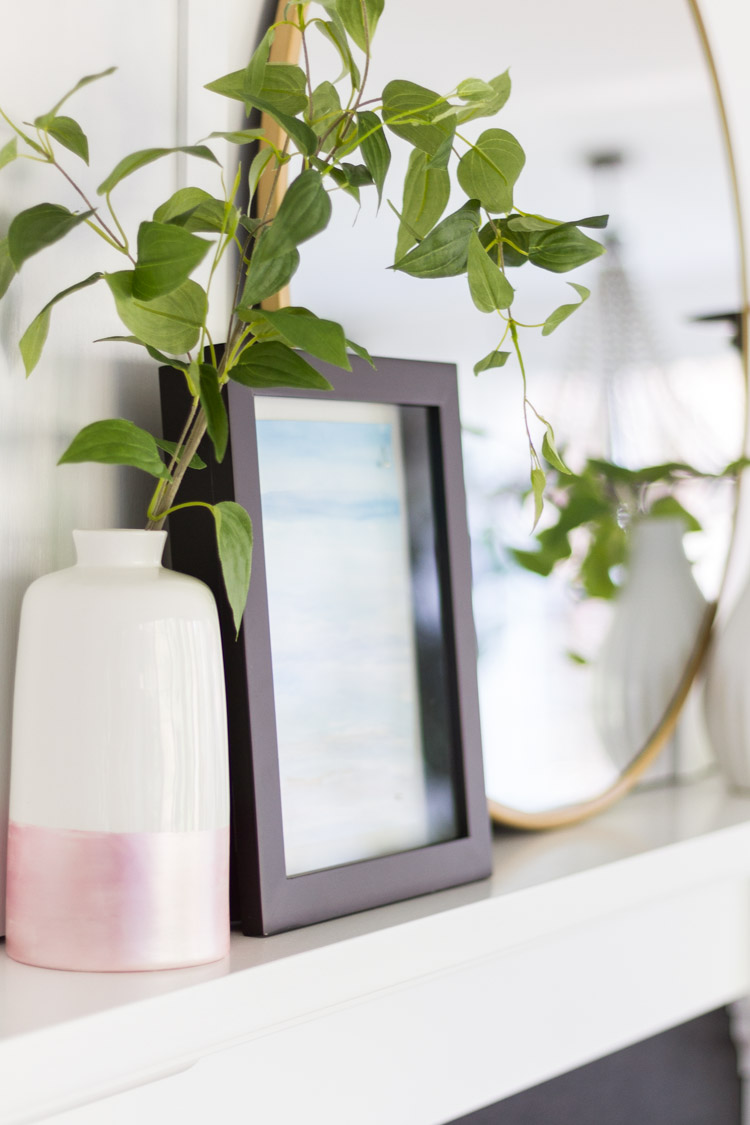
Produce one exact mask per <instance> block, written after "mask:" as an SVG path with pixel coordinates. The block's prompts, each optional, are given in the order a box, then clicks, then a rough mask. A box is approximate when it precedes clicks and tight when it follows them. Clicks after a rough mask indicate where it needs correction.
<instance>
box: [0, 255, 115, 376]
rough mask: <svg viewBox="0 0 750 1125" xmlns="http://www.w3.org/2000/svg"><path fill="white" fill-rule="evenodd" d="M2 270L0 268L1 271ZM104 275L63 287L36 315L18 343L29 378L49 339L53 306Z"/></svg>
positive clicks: (96, 274) (99, 274)
mask: <svg viewBox="0 0 750 1125" xmlns="http://www.w3.org/2000/svg"><path fill="white" fill-rule="evenodd" d="M1 272H2V270H1V269H0V273H1ZM103 277H104V274H103V273H92V274H91V276H90V277H87V278H86V279H85V280H84V281H79V282H77V283H76V284H75V285H69V286H68V288H67V289H63V290H62V292H60V293H58V294H57V296H56V297H53V298H52V300H51V301H49V302H48V303H47V304H46V305H45V306H44V308H43V309H42V311H41V312H40V313H38V314H37V315H36V316H35V317H34V319H33V320H32V322H31V324H30V325H29V327H28V328H27V329H26V331H25V332H24V334H23V336H22V337H21V339H20V340H19V343H18V347H19V349H20V352H21V356H22V357H23V363H24V367H25V368H26V377H27V378H28V376H29V375H30V374H31V372H32V371H33V370H34V368H35V367H36V365H37V363H38V362H39V358H40V356H41V354H42V349H43V348H44V344H45V342H46V340H47V333H48V332H49V322H50V316H51V314H52V309H53V307H54V306H55V305H56V304H57V302H58V301H62V300H63V298H64V297H68V296H69V295H70V294H71V293H76V292H77V291H78V290H79V289H86V288H87V287H88V286H89V285H94V284H95V283H96V282H97V281H100V280H101V279H102V278H103Z"/></svg>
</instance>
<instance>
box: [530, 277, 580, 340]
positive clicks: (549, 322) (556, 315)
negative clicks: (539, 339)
mask: <svg viewBox="0 0 750 1125" xmlns="http://www.w3.org/2000/svg"><path fill="white" fill-rule="evenodd" d="M568 285H571V286H572V287H573V289H575V291H576V293H577V294H578V296H579V297H580V298H581V299H580V301H578V302H576V303H574V304H570V305H560V307H559V308H557V309H555V311H554V312H553V313H550V315H549V316H548V317H547V319H546V320H545V322H544V326H543V328H542V336H549V334H550V333H551V332H554V331H555V329H556V328H557V326H558V325H559V324H562V322H563V321H564V320H567V318H568V317H569V316H572V314H573V313H574V312H575V311H576V309H580V307H581V305H582V304H583V302H584V301H587V300H588V299H589V297H590V296H591V290H590V289H587V288H586V286H585V285H576V283H575V281H569V282H568Z"/></svg>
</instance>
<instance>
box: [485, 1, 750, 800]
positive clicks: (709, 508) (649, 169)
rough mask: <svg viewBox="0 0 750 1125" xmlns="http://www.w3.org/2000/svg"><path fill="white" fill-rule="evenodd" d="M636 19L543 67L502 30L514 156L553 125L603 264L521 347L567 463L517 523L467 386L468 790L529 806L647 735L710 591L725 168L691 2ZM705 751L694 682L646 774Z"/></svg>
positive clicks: (610, 779)
mask: <svg viewBox="0 0 750 1125" xmlns="http://www.w3.org/2000/svg"><path fill="white" fill-rule="evenodd" d="M587 7H588V5H587V4H586V3H585V2H584V0H571V3H568V4H566V5H565V9H564V21H565V26H568V27H569V26H575V27H576V28H581V27H586V26H591V23H590V22H589V20H588V19H587V18H586V14H585V11H584V9H587ZM635 7H637V5H636V6H635ZM579 9H580V10H579ZM548 15H549V16H550V17H551V18H552V17H553V16H554V12H553V11H550V12H549V13H548ZM643 16H644V18H645V16H646V13H645V11H644V13H643ZM558 18H559V19H560V22H561V26H560V28H559V32H560V36H564V35H565V29H564V26H563V16H562V13H558ZM648 18H649V26H650V33H649V35H648V36H641V35H637V34H635V33H634V29H635V28H637V27H639V26H642V24H640V21H639V19H638V13H637V11H635V10H634V5H633V4H632V3H630V2H628V3H627V4H626V3H616V4H613V5H612V6H611V7H610V8H609V9H608V27H607V38H606V41H605V42H600V43H599V44H598V49H597V50H596V51H595V50H594V46H595V45H594V44H593V43H592V44H590V47H591V48H592V50H591V55H590V56H589V57H588V58H585V57H584V58H581V59H580V66H579V67H575V68H574V67H571V66H570V59H569V58H568V57H567V56H566V55H565V53H564V52H563V53H562V54H563V55H564V56H565V57H564V59H563V58H562V57H561V58H560V59H557V60H556V59H555V58H545V59H539V57H538V53H537V52H536V50H534V51H533V52H532V51H530V52H529V54H528V55H526V54H523V55H522V54H521V52H520V50H519V46H518V45H519V39H516V41H515V44H514V66H513V75H514V93H515V105H514V107H513V110H510V109H509V116H510V114H511V113H512V114H513V118H514V124H515V120H516V118H517V120H518V125H517V128H518V129H519V132H520V131H521V130H522V131H523V135H524V136H525V137H527V138H530V140H529V145H530V148H531V149H532V151H534V145H533V138H534V136H535V135H536V136H541V137H542V138H544V141H543V144H542V146H541V147H542V148H543V149H546V150H547V151H549V138H555V139H556V140H555V146H554V147H555V148H556V149H557V151H556V152H553V153H552V154H551V157H552V158H553V159H551V160H550V167H551V168H556V169H557V179H556V188H557V190H558V191H560V190H563V191H566V190H567V183H568V182H569V184H570V190H571V194H572V192H573V188H574V187H575V190H576V195H577V197H578V199H581V198H582V195H585V192H586V190H587V188H588V192H589V199H590V209H591V211H592V213H597V212H599V211H608V212H610V213H611V216H612V219H611V222H610V227H609V232H608V238H607V244H608V254H607V256H606V257H605V258H603V259H599V260H598V261H597V262H596V263H592V265H591V266H590V267H587V269H586V270H585V271H581V272H582V273H584V272H585V273H586V276H585V277H583V278H582V280H583V281H584V284H586V285H587V286H589V287H590V288H591V290H592V297H591V299H590V301H589V302H588V303H587V305H586V307H585V308H583V309H582V310H581V311H580V312H579V313H578V314H577V316H576V318H574V319H573V320H572V321H571V322H570V325H569V327H568V328H567V330H566V331H563V330H561V331H560V332H559V333H558V334H556V335H555V336H554V337H552V339H550V340H546V341H540V342H539V343H538V344H537V343H536V342H534V346H533V353H532V346H531V345H529V346H528V349H527V350H528V353H529V357H528V361H527V362H528V364H529V366H530V367H531V369H532V370H533V372H534V376H533V377H534V394H535V395H536V396H537V397H538V398H539V399H540V401H541V402H543V409H544V412H545V414H546V415H547V416H549V417H552V418H554V420H555V424H556V429H557V432H558V437H562V436H563V435H564V440H565V442H566V451H565V457H566V460H567V463H568V465H569V466H570V468H571V469H572V470H573V473H574V475H573V476H572V477H566V476H564V475H562V474H560V473H556V472H554V471H553V472H552V473H551V474H550V480H551V482H552V487H551V490H550V493H551V500H552V503H551V504H550V505H549V506H548V507H547V510H546V511H545V514H544V516H543V518H542V521H541V523H540V525H539V527H538V528H537V530H536V533H535V534H534V535H533V536H530V535H529V533H528V528H529V523H530V514H529V513H530V508H529V506H528V504H526V505H519V503H518V495H519V492H520V491H521V490H522V488H523V479H524V472H525V469H526V461H525V456H524V453H525V451H524V449H523V446H522V445H521V444H519V442H518V440H517V435H515V434H514V433H512V432H511V429H510V427H509V424H508V419H509V418H510V417H511V415H512V403H513V392H514V389H513V388H512V387H511V386H508V384H507V383H506V384H504V385H501V384H499V383H495V384H493V385H490V384H489V383H488V382H487V383H484V384H483V385H482V386H481V387H480V386H476V387H474V388H471V390H470V391H467V394H466V395H465V397H464V407H465V409H464V421H465V422H466V423H467V424H468V426H469V427H470V428H471V429H472V433H471V436H470V437H467V441H466V453H467V462H468V470H467V472H468V477H469V480H470V485H469V491H470V506H471V518H472V524H473V531H474V539H475V543H476V550H475V581H476V620H477V628H478V632H479V644H480V692H481V696H482V724H483V738H484V741H485V746H486V748H487V754H486V772H487V788H488V793H489V795H490V798H491V799H492V800H493V801H495V802H497V803H498V804H500V805H503V806H508V807H509V808H510V809H511V810H518V811H520V812H522V813H537V814H542V820H543V819H544V818H543V814H544V813H545V812H546V811H548V810H552V809H558V808H559V807H560V806H568V805H574V804H578V803H580V802H586V801H589V800H592V799H594V798H596V797H597V796H598V795H599V794H601V793H602V792H604V791H606V790H607V789H609V788H610V787H611V786H613V785H615V784H616V783H617V781H618V778H619V777H620V775H621V774H622V772H623V771H624V770H626V769H628V767H630V766H631V765H632V763H633V762H634V760H635V759H636V758H637V756H638V754H639V753H640V752H641V751H642V750H643V749H644V747H646V746H647V745H648V743H649V740H650V739H651V737H652V735H653V733H654V732H655V731H656V730H657V728H658V727H659V724H660V721H661V720H662V719H663V717H664V714H665V712H666V711H667V709H668V707H669V704H670V701H671V700H672V698H673V696H674V695H675V692H676V691H677V689H678V687H679V685H680V682H681V679H682V677H683V675H684V672H685V669H686V667H687V665H688V663H689V660H690V657H691V653H692V652H693V651H694V649H695V647H696V644H697V642H698V640H699V637H700V636H701V630H702V627H703V625H704V624H705V622H706V620H707V617H708V616H709V615H710V612H711V611H710V608H709V607H710V603H712V602H713V601H714V599H715V598H716V597H717V595H718V591H719V586H720V582H721V576H722V572H723V567H724V562H725V558H726V552H727V548H728V542H729V537H730V534H731V521H732V506H733V489H734V479H733V473H732V471H731V469H730V471H729V472H727V467H728V466H729V465H730V463H731V462H732V461H733V460H734V459H736V457H737V456H738V451H739V450H740V449H741V440H742V418H743V384H742V376H741V365H740V362H739V359H738V356H737V354H736V350H735V349H733V346H732V340H733V336H734V329H735V320H736V317H735V316H733V315H732V310H737V309H738V308H739V300H740V299H739V295H738V290H737V272H738V266H737V232H736V227H735V223H734V217H733V211H732V202H731V191H730V184H729V176H728V171H727V162H726V158H725V154H724V152H723V147H722V135H721V130H720V122H719V116H718V112H717V107H716V105H715V96H714V91H713V89H712V86H711V81H710V76H709V72H708V68H707V65H706V60H705V58H704V55H703V48H702V44H701V41H700V38H699V36H698V33H697V29H696V27H695V25H694V23H693V21H692V19H691V12H690V9H689V8H688V7H687V5H685V4H683V3H678V2H674V0H659V3H657V4H651V5H649V17H648ZM516 30H517V31H519V29H518V28H516ZM547 30H549V29H547ZM519 37H520V32H519ZM550 38H551V39H552V40H553V41H557V42H558V43H559V42H560V41H562V40H561V39H558V38H557V37H556V36H555V35H554V33H553V32H550ZM532 39H533V33H532V29H531V28H529V41H530V42H531V40H532ZM534 42H535V43H536V44H537V45H538V40H534ZM579 48H580V43H579ZM573 75H574V76H573ZM525 87H528V88H529V89H530V90H532V91H533V95H532V96H531V97H526V96H524V93H523V91H524V88H525ZM509 127H510V128H511V130H512V129H513V128H514V125H510V126H509ZM539 148H540V144H539V142H537V144H536V149H537V151H538V150H539ZM699 169H700V172H698V170H699ZM545 174H546V170H545V167H544V166H543V165H542V164H541V162H537V164H536V166H535V167H534V168H533V169H530V172H529V177H530V178H531V176H536V177H538V180H539V188H538V190H539V194H540V195H541V192H542V189H543V184H544V177H545ZM563 184H565V185H566V187H563ZM530 186H531V185H530V184H528V183H527V184H526V188H527V190H528V189H529V187H530ZM709 215H710V216H712V218H711V220H710V222H709V224H708V225H709V226H710V228H711V229H710V232H709V230H708V229H706V230H705V233H704V234H700V233H699V228H700V227H702V226H703V224H704V220H703V219H701V218H700V216H709ZM698 247H700V248H701V249H700V250H698ZM704 247H705V253H704ZM545 284H546V285H549V281H548V279H547V278H546V277H540V278H539V292H540V294H541V292H542V289H543V286H545ZM529 319H530V320H533V319H534V311H533V309H532V310H531V311H530V314H529ZM488 419H490V420H491V421H490V422H489V423H488ZM472 424H473V425H472ZM710 761H711V757H710V750H709V747H708V743H707V739H706V736H705V731H704V728H703V723H702V719H701V714H700V706H699V701H698V700H697V697H696V695H695V694H692V695H691V696H689V698H688V703H687V707H686V710H685V712H684V713H683V717H682V719H681V720H680V722H679V724H678V725H677V728H676V730H675V732H674V734H673V735H672V737H671V738H670V739H669V740H668V742H667V744H666V746H665V748H664V750H663V751H662V753H661V756H660V757H659V759H658V760H657V762H656V763H655V764H654V766H652V767H651V769H650V770H649V772H648V773H646V775H645V779H646V780H652V781H653V780H658V779H660V778H664V777H670V776H675V775H676V776H683V777H684V776H689V775H693V774H696V773H698V772H701V771H702V770H704V769H705V768H706V767H707V766H708V764H709V763H710ZM498 814H499V817H500V818H501V819H502V818H503V816H504V815H507V814H505V813H504V812H503V810H502V809H501V810H498ZM510 819H511V820H512V819H513V815H512V813H511V814H510Z"/></svg>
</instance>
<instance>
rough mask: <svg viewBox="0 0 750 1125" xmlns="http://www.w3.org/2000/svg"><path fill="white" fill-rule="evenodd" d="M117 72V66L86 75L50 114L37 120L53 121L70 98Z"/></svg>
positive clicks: (54, 106)
mask: <svg viewBox="0 0 750 1125" xmlns="http://www.w3.org/2000/svg"><path fill="white" fill-rule="evenodd" d="M116 70H117V67H116V66H108V67H107V69H106V70H100V71H99V72H98V73H97V74H86V75H84V77H83V78H79V80H78V81H77V82H76V84H75V86H73V87H71V89H70V90H68V92H67V94H63V96H62V97H61V98H60V101H59V102H56V103H55V105H53V107H52V109H51V110H50V111H49V113H45V114H43V115H42V117H41V118H37V120H41V121H45V120H47V121H48V120H51V119H52V118H53V117H56V116H57V114H58V112H59V110H60V109H61V108H62V106H63V105H64V104H65V102H66V101H67V100H68V98H72V97H73V94H76V93H78V91H79V90H82V89H83V87H84V86H88V85H90V84H91V83H92V82H98V80H99V79H100V78H107V77H108V75H110V74H114V72H115V71H116Z"/></svg>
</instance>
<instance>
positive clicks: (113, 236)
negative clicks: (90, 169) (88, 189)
mask: <svg viewBox="0 0 750 1125" xmlns="http://www.w3.org/2000/svg"><path fill="white" fill-rule="evenodd" d="M52 163H53V164H54V166H55V168H57V170H58V172H60V173H61V175H63V176H64V177H65V179H66V180H67V181H68V183H69V184H70V186H71V187H72V188H73V189H74V190H75V191H77V192H78V194H79V195H80V197H81V199H82V200H83V202H84V203H85V204H86V206H87V207H88V209H89V211H93V212H94V216H95V218H96V221H97V223H98V224H99V226H100V227H101V228H102V230H104V231H106V232H107V234H108V235H109V237H110V238H111V239H112V241H113V242H114V244H115V246H119V247H120V249H121V250H122V251H123V253H125V254H127V256H128V257H129V258H130V260H131V262H132V263H133V265H135V258H134V257H133V256H132V254H131V253H130V251H129V250H128V249H127V247H126V246H124V245H123V243H122V242H121V241H120V239H119V238H118V237H117V235H116V234H115V233H114V231H113V230H111V228H110V227H109V226H107V224H106V223H105V221H104V219H103V218H102V217H101V215H100V214H99V210H98V208H97V207H94V206H93V204H92V203H91V201H90V200H89V199H88V198H87V196H86V195H85V194H84V192H83V191H82V190H81V188H79V186H78V184H77V183H76V182H75V180H74V179H72V177H70V176H69V175H68V173H67V172H66V171H65V169H64V168H63V166H62V165H61V164H58V162H57V161H56V160H53V161H52Z"/></svg>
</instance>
